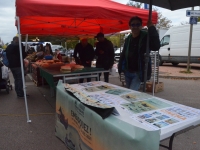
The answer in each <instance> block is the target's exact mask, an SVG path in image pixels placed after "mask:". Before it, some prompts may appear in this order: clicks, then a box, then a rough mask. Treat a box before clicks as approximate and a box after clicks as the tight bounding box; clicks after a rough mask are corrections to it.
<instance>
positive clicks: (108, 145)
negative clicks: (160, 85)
mask: <svg viewBox="0 0 200 150" xmlns="http://www.w3.org/2000/svg"><path fill="white" fill-rule="evenodd" d="M109 110H112V111H109ZM110 112H112V113H111V114H110ZM199 124H200V110H199V109H195V108H192V107H188V106H184V105H181V104H177V103H174V102H170V101H167V100H164V99H161V98H158V97H153V96H151V95H148V94H146V93H141V92H137V91H133V90H129V89H125V88H123V87H119V86H116V85H112V84H109V83H105V82H101V81H98V82H97V81H96V82H95V81H94V82H88V83H82V84H71V85H69V84H63V83H62V81H59V83H58V85H57V94H56V125H55V129H56V133H55V134H56V136H57V137H59V138H60V139H61V140H62V141H63V142H64V143H65V144H66V146H67V147H68V148H69V149H70V150H71V149H86V150H91V149H95V150H122V149H126V150H131V149H134V150H158V149H159V143H160V141H162V140H164V139H167V138H170V137H171V136H172V137H174V134H175V133H178V132H180V131H183V130H185V129H187V128H190V127H194V126H198V125H199ZM171 144H172V143H171ZM168 149H170V150H171V149H172V146H171V147H169V148H168Z"/></svg>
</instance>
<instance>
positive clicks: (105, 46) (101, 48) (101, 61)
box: [95, 32, 114, 82]
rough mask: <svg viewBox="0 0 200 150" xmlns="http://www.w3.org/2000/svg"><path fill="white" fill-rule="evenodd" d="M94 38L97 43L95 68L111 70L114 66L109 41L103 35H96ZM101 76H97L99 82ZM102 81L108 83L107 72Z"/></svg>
mask: <svg viewBox="0 0 200 150" xmlns="http://www.w3.org/2000/svg"><path fill="white" fill-rule="evenodd" d="M95 38H97V40H98V41H99V42H97V44H96V51H95V55H96V56H97V62H96V67H97V68H104V69H105V70H109V69H111V68H112V66H113V64H114V48H113V44H112V42H111V41H109V40H107V39H106V38H104V34H103V33H101V32H100V33H98V34H97V35H96V36H95ZM100 76H101V74H99V80H100ZM104 81H105V82H109V72H105V73H104Z"/></svg>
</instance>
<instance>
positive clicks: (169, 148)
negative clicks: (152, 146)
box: [160, 133, 175, 150]
mask: <svg viewBox="0 0 200 150" xmlns="http://www.w3.org/2000/svg"><path fill="white" fill-rule="evenodd" d="M174 137H175V133H174V134H172V136H171V137H170V139H169V146H165V145H162V144H160V146H161V147H164V148H166V149H168V150H172V146H173V141H174Z"/></svg>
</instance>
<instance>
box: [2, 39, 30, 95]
mask: <svg viewBox="0 0 200 150" xmlns="http://www.w3.org/2000/svg"><path fill="white" fill-rule="evenodd" d="M5 51H6V56H7V59H8V62H9V68H10V70H11V72H12V74H13V77H14V80H15V81H14V83H15V92H16V94H17V97H18V98H24V90H23V82H22V72H21V67H23V68H24V66H21V63H20V62H21V61H20V49H19V38H18V37H17V36H15V37H14V38H13V42H12V44H10V45H8V47H7V48H6V50H5ZM26 56H27V54H26V53H25V47H24V46H23V44H22V57H23V60H24V58H25V57H26ZM23 60H22V61H23ZM27 96H29V95H27Z"/></svg>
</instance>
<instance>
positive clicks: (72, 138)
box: [55, 82, 160, 150]
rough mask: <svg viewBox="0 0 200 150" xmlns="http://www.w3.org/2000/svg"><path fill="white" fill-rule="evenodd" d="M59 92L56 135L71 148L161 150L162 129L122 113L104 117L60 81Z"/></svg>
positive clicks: (86, 149)
mask: <svg viewBox="0 0 200 150" xmlns="http://www.w3.org/2000/svg"><path fill="white" fill-rule="evenodd" d="M56 91H57V94H56V125H55V130H56V131H55V135H56V136H57V137H58V138H60V139H61V140H62V141H63V142H64V143H65V144H66V146H67V147H68V149H70V150H74V149H77V150H81V149H84V150H158V149H159V141H160V131H159V130H157V131H147V130H145V129H142V128H139V127H136V126H134V125H131V124H129V123H126V122H124V121H122V120H121V119H120V116H114V115H110V116H109V117H108V118H106V119H102V118H101V117H100V116H99V115H98V114H97V113H95V112H94V111H92V110H91V109H89V108H88V107H87V106H85V105H84V104H82V103H81V102H80V101H78V100H77V99H76V98H75V97H73V96H72V95H71V94H69V93H67V92H66V91H65V89H64V85H63V84H62V83H61V82H59V83H58V85H57V90H56Z"/></svg>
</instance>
